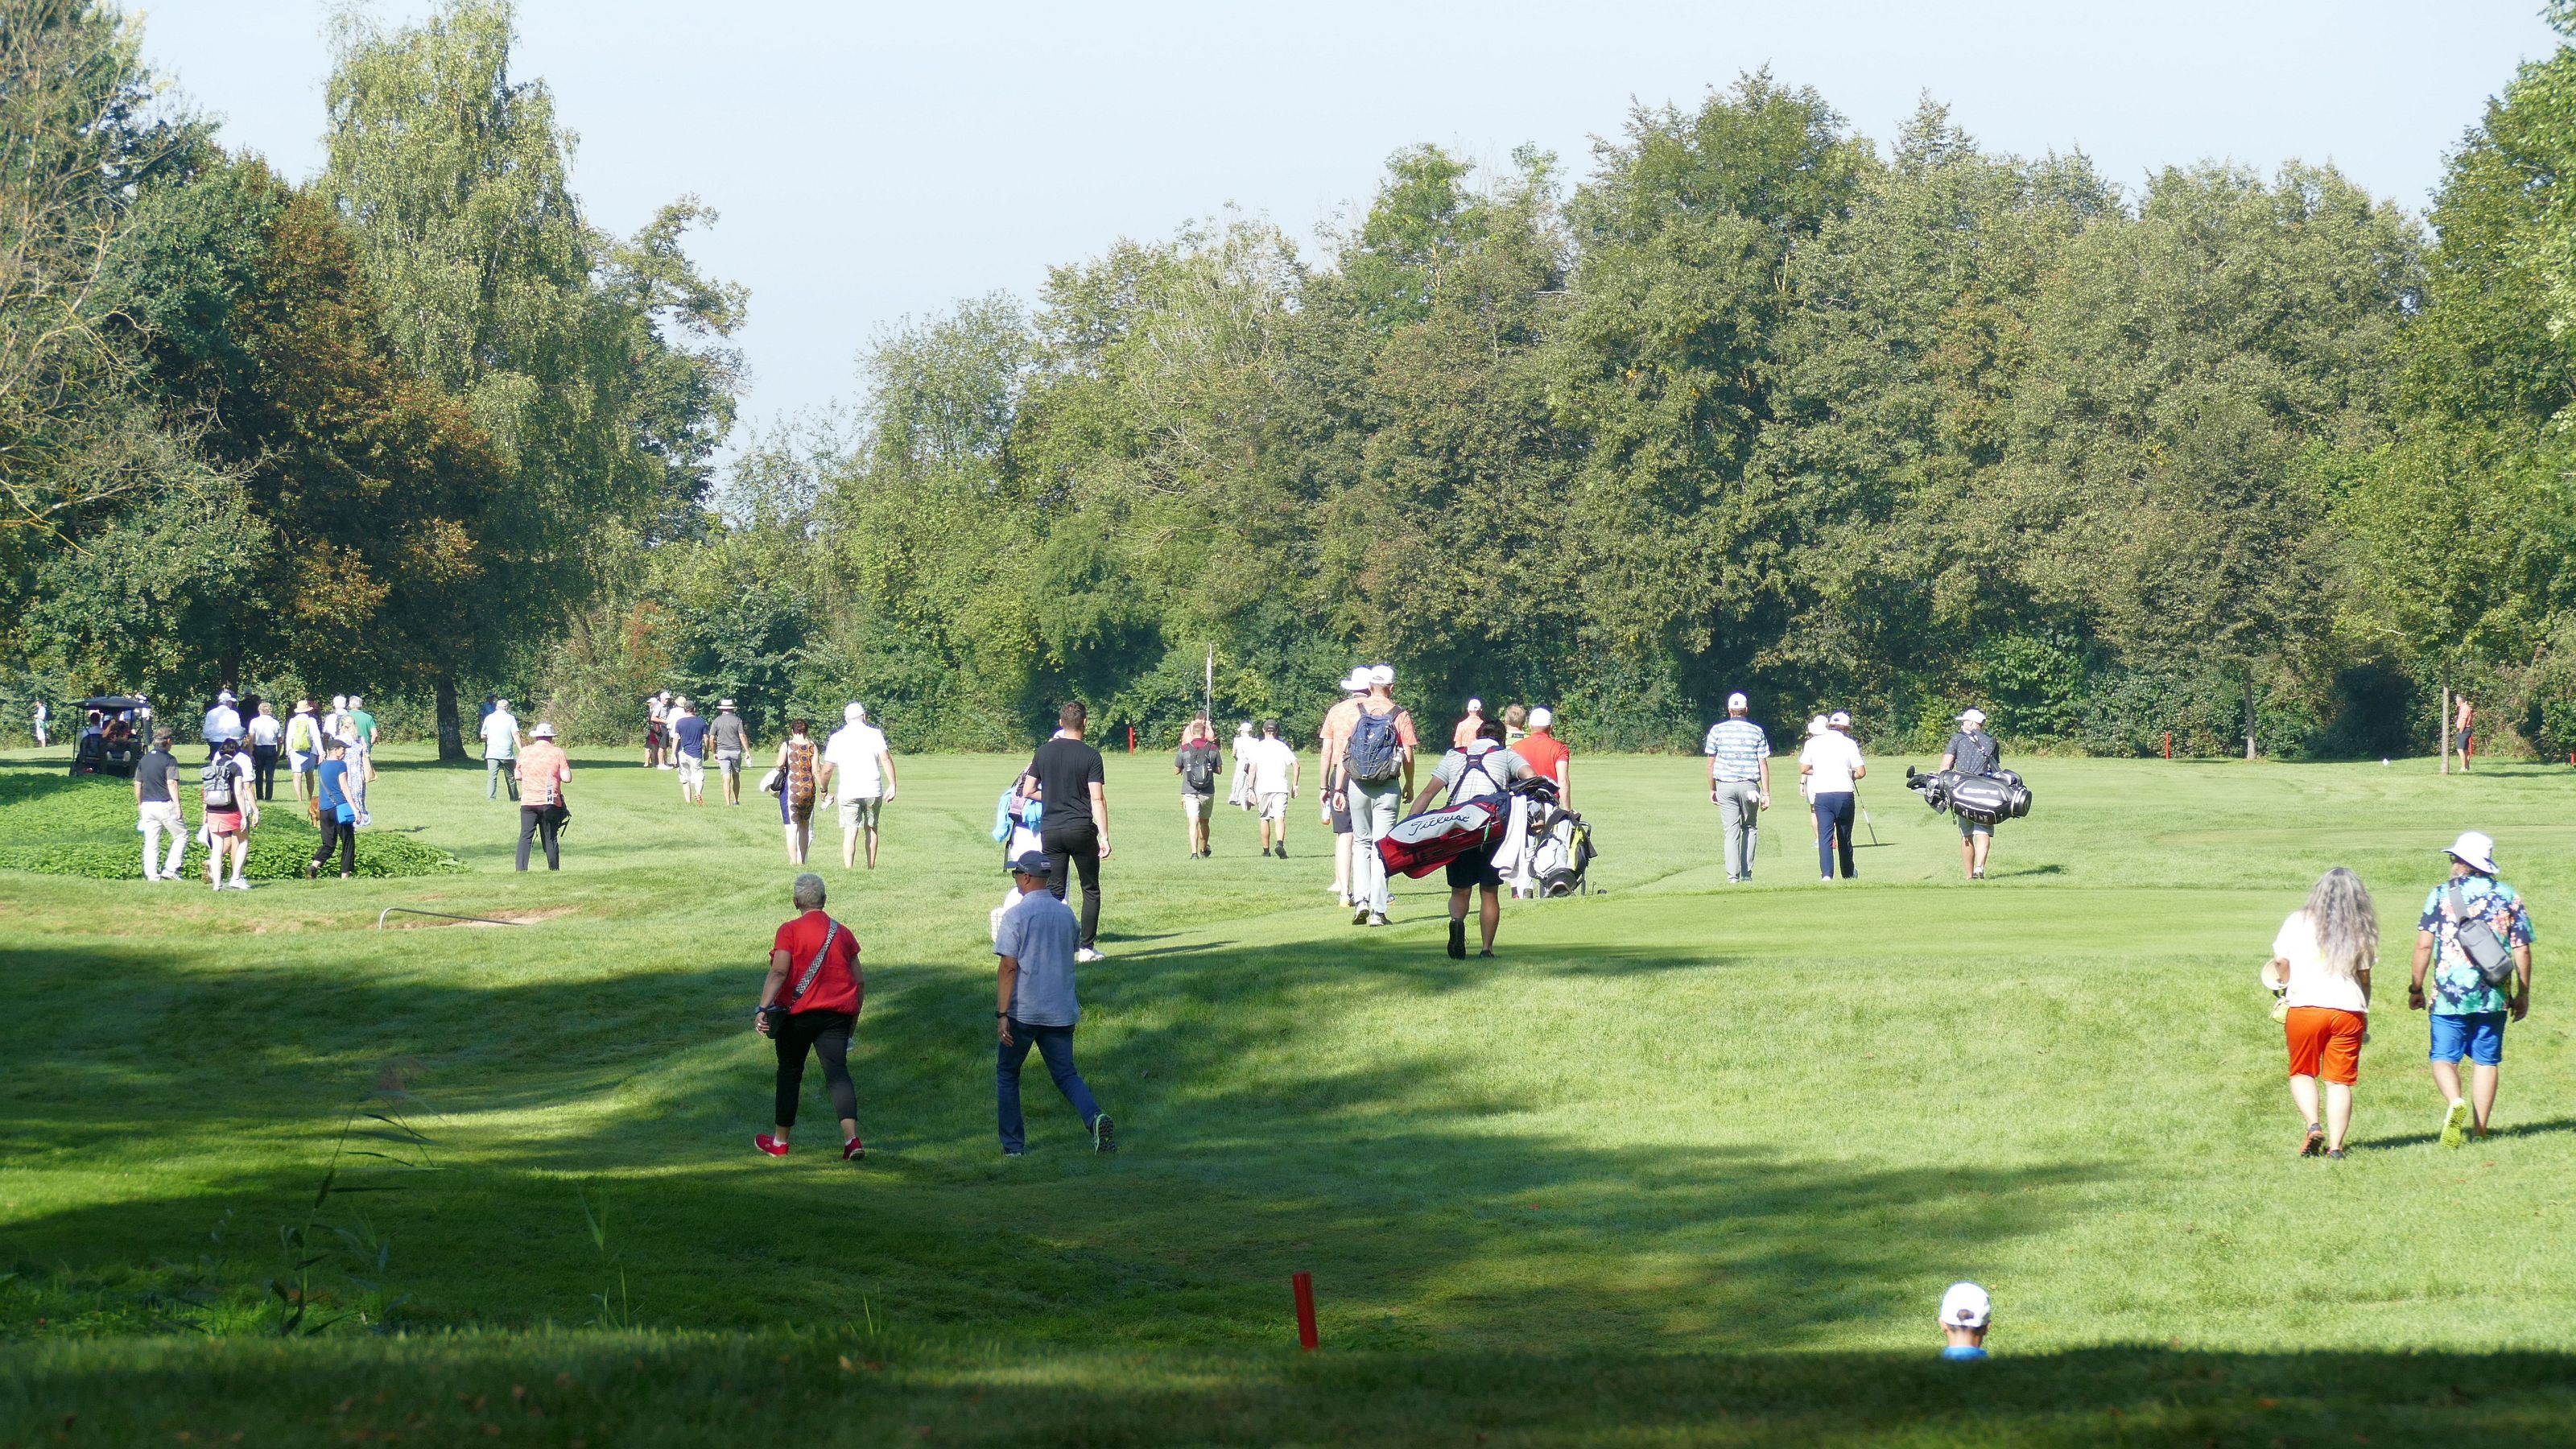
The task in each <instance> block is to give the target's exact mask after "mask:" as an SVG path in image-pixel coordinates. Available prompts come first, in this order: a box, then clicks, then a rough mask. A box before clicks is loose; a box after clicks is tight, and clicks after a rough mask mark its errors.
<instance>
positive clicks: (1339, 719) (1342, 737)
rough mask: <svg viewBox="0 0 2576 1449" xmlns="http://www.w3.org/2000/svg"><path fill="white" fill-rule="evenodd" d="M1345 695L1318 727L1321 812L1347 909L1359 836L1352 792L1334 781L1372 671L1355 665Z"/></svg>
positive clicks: (1339, 895) (1335, 887)
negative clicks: (1328, 827) (1329, 829)
mask: <svg viewBox="0 0 2576 1449" xmlns="http://www.w3.org/2000/svg"><path fill="white" fill-rule="evenodd" d="M1340 688H1341V691H1342V697H1341V698H1339V699H1337V700H1335V701H1333V707H1332V708H1330V709H1328V710H1326V711H1324V718H1323V721H1322V723H1320V724H1318V725H1317V726H1316V727H1315V739H1316V741H1317V742H1318V743H1317V754H1318V755H1319V756H1320V758H1319V759H1318V761H1317V763H1316V771H1315V778H1316V779H1318V780H1320V781H1322V782H1323V789H1322V792H1321V793H1322V796H1323V798H1322V799H1321V800H1320V801H1319V802H1318V803H1317V814H1318V816H1319V818H1320V819H1321V821H1322V822H1323V823H1326V824H1329V825H1331V826H1332V827H1333V884H1332V887H1331V889H1332V892H1333V899H1334V900H1336V901H1338V902H1340V903H1341V908H1342V909H1343V910H1346V911H1347V910H1349V909H1351V906H1352V904H1353V902H1352V896H1353V894H1354V887H1353V885H1352V881H1353V880H1354V879H1355V877H1354V876H1353V874H1352V870H1353V866H1352V864H1351V860H1352V854H1351V852H1352V841H1354V840H1355V839H1357V838H1358V837H1357V836H1356V835H1355V834H1354V833H1353V826H1352V823H1351V795H1350V792H1349V791H1348V790H1345V789H1342V788H1340V787H1339V786H1338V785H1336V784H1335V783H1334V781H1335V780H1337V779H1338V778H1339V777H1340V773H1341V767H1342V761H1341V748H1342V746H1343V744H1344V743H1345V742H1347V741H1348V740H1349V739H1350V737H1351V726H1352V725H1353V724H1354V723H1356V722H1357V721H1358V719H1359V713H1360V701H1361V700H1362V699H1363V698H1365V697H1367V695H1368V671H1367V670H1366V669H1353V670H1352V671H1351V672H1350V673H1349V674H1348V675H1346V676H1344V677H1343V679H1342V682H1341V686H1340Z"/></svg>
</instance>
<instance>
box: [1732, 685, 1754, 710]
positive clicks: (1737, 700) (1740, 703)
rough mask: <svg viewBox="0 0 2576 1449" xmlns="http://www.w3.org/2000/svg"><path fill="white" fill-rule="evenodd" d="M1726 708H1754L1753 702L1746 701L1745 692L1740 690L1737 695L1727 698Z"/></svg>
mask: <svg viewBox="0 0 2576 1449" xmlns="http://www.w3.org/2000/svg"><path fill="white" fill-rule="evenodd" d="M1726 707H1727V708H1728V709H1751V708H1752V707H1753V701H1751V700H1749V699H1746V698H1745V697H1744V691H1742V690H1740V689H1739V690H1737V691H1736V692H1735V693H1733V694H1730V695H1728V696H1727V697H1726Z"/></svg>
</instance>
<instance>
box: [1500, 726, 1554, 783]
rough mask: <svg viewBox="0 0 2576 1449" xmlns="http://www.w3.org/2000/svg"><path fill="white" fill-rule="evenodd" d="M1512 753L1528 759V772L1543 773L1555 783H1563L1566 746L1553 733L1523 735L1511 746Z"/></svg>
mask: <svg viewBox="0 0 2576 1449" xmlns="http://www.w3.org/2000/svg"><path fill="white" fill-rule="evenodd" d="M1512 753H1513V754H1516V755H1518V756H1520V757H1521V758H1522V759H1524V760H1527V761H1529V767H1530V773H1532V774H1534V775H1545V776H1547V777H1548V778H1549V779H1551V780H1554V781H1555V782H1556V783H1557V784H1559V785H1562V784H1564V783H1565V756H1566V748H1565V746H1564V744H1563V743H1562V742H1560V741H1559V740H1558V739H1557V738H1556V737H1555V736H1554V735H1544V734H1532V735H1524V736H1522V738H1521V742H1520V743H1519V744H1517V745H1514V746H1512Z"/></svg>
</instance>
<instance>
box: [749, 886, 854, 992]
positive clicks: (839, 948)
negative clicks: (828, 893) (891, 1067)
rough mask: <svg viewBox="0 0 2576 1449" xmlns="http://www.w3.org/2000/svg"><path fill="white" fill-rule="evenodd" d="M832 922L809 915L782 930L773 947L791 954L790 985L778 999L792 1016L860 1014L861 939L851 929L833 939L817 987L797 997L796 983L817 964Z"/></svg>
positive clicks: (822, 916)
mask: <svg viewBox="0 0 2576 1449" xmlns="http://www.w3.org/2000/svg"><path fill="white" fill-rule="evenodd" d="M831 922H832V918H831V917H830V916H827V915H825V914H823V913H822V912H821V911H807V912H806V913H805V914H803V915H801V916H798V917H797V918H796V919H795V920H792V921H789V922H788V923H787V924H786V925H783V926H781V927H779V928H778V936H777V938H776V939H775V940H773V941H771V942H770V943H769V948H770V949H771V950H773V951H784V952H786V953H787V981H786V983H785V984H784V985H782V986H780V987H779V988H778V999H779V1001H780V1002H782V1003H784V1004H785V1005H786V1007H787V1009H788V1010H789V1011H791V1012H797V1011H846V1012H850V1013H851V1014H853V1015H855V1014H857V1012H858V1009H859V938H858V936H857V935H855V934H854V933H852V931H851V930H850V928H849V927H848V926H843V927H841V933H840V934H839V935H837V936H834V937H833V938H832V951H831V954H830V955H828V956H826V957H824V958H823V969H822V970H821V971H819V972H817V973H815V976H814V984H813V985H812V986H810V987H807V988H806V990H805V994H804V995H803V996H798V995H797V994H796V983H797V982H799V981H802V980H804V979H805V968H806V967H808V966H811V965H813V964H814V953H815V952H817V951H819V950H821V949H823V934H824V932H825V931H827V930H829V929H830V927H831Z"/></svg>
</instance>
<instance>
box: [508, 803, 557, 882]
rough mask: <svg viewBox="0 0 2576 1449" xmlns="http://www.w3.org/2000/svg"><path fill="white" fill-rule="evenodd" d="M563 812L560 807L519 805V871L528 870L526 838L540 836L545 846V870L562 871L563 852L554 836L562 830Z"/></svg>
mask: <svg viewBox="0 0 2576 1449" xmlns="http://www.w3.org/2000/svg"><path fill="white" fill-rule="evenodd" d="M565 813H566V812H565V810H564V808H563V806H561V805H525V804H523V805H521V806H520V807H519V869H521V870H526V869H527V868H528V837H529V836H531V835H535V836H540V837H542V838H543V839H544V841H545V845H546V869H548V870H561V869H563V851H562V849H561V848H560V847H558V846H557V845H556V844H555V836H556V834H557V833H558V832H560V831H561V830H562V829H563V823H564V815H565Z"/></svg>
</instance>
